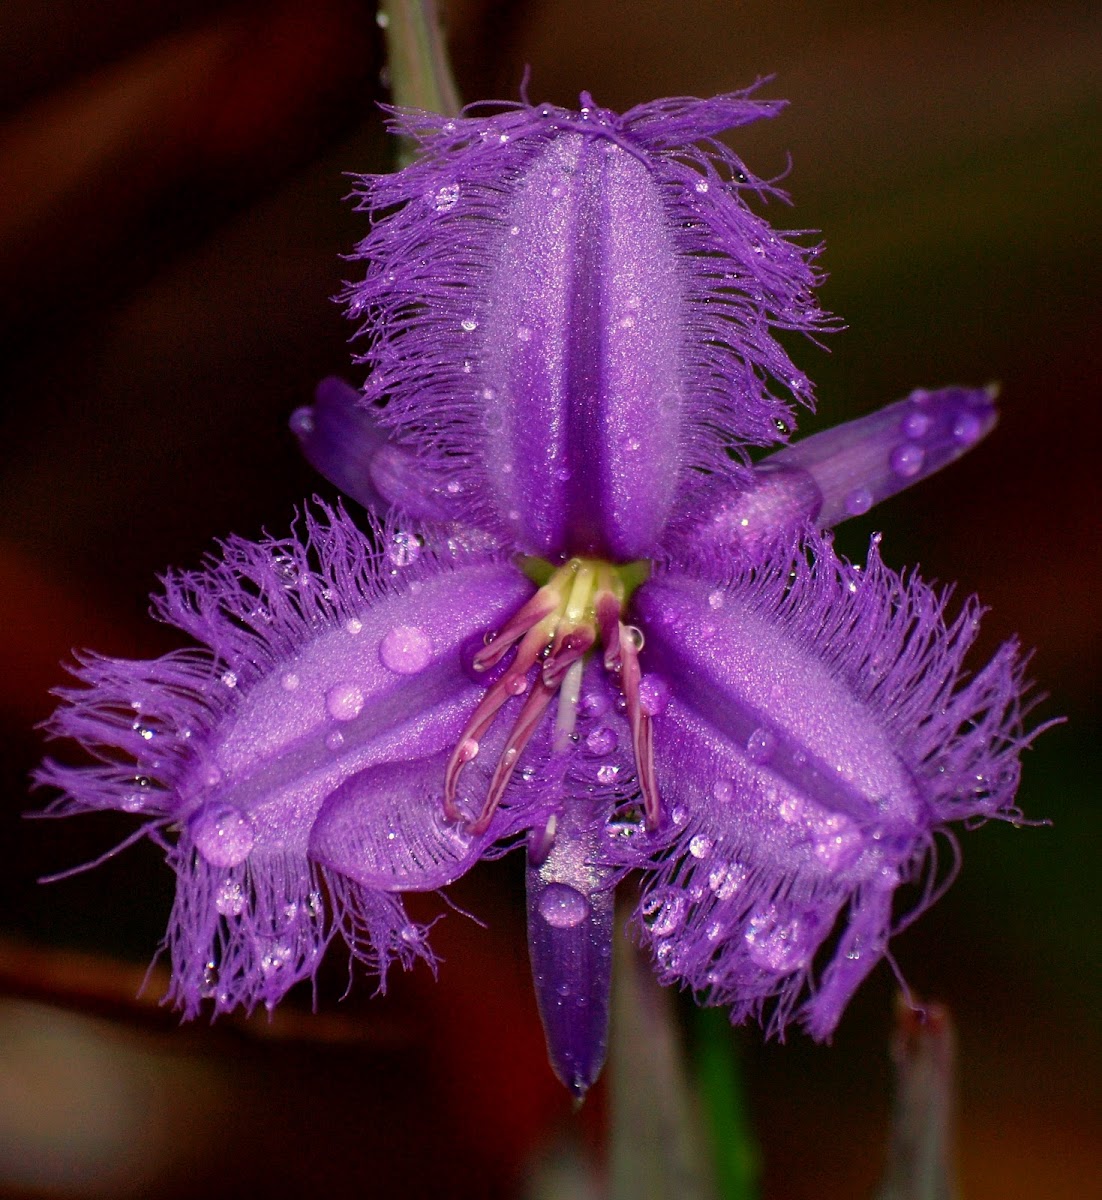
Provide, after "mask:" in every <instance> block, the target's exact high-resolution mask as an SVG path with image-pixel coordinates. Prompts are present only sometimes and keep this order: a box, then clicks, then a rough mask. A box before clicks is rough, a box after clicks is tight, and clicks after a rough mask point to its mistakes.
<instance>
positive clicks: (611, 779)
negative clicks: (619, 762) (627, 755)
mask: <svg viewBox="0 0 1102 1200" xmlns="http://www.w3.org/2000/svg"><path fill="white" fill-rule="evenodd" d="M619 774H620V768H619V767H616V766H613V765H612V764H611V763H605V765H604V766H601V767H598V768H597V782H598V783H603V784H606V785H607V784H610V783H615V782H616V776H617V775H619Z"/></svg>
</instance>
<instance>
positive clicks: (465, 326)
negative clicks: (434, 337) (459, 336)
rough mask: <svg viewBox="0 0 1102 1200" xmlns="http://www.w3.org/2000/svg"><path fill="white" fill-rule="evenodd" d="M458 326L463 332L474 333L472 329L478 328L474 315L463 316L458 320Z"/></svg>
mask: <svg viewBox="0 0 1102 1200" xmlns="http://www.w3.org/2000/svg"><path fill="white" fill-rule="evenodd" d="M459 328H460V329H462V330H463V332H464V333H474V331H475V330H476V329H477V328H478V322H477V321H476V320H475V319H474V317H464V318H463V320H462V321H460V322H459Z"/></svg>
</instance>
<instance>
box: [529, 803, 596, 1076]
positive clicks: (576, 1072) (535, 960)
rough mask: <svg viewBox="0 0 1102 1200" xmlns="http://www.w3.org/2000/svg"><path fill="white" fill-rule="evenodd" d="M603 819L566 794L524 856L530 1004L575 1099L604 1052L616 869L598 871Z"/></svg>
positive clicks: (558, 1070) (557, 1071) (553, 1061)
mask: <svg viewBox="0 0 1102 1200" xmlns="http://www.w3.org/2000/svg"><path fill="white" fill-rule="evenodd" d="M606 816H607V813H606V812H605V811H604V806H603V805H601V806H597V807H595V806H594V805H593V802H592V801H588V802H587V800H586V799H585V798H584V796H582V795H576V796H567V797H566V798H565V802H564V804H563V806H562V808H561V811H560V812H558V813H557V814H554V815H552V816H551V817H550V818H549V822H550V824H549V825H548V826H547V827H546V831H542V830H541V831H536V837H535V839H534V841H535V842H536V849H535V850H533V849H532V848H530V849H529V854H528V951H529V954H530V955H531V959H532V978H533V981H534V983H535V988H536V1002H537V1004H538V1005H539V1011H540V1019H541V1020H542V1021H543V1029H544V1033H545V1034H546V1037H547V1050H548V1054H549V1056H550V1059H551V1066H552V1068H553V1069H554V1072H555V1074H556V1075H557V1076H558V1077H559V1079H561V1080H562V1082H563V1083H564V1084H565V1085H566V1086H567V1087H568V1088H569V1089H570V1090H571V1091H572V1092H573V1093H574V1095H575V1096H578V1097H581V1096H584V1095H585V1093H586V1092H587V1091H588V1090H589V1088H590V1087H591V1086H592V1084H593V1082H594V1081H595V1080H596V1078H597V1076H598V1075H599V1074H600V1073H601V1068H602V1066H604V1061H605V1053H606V1050H607V1047H608V1004H609V990H610V987H611V981H612V917H613V892H612V884H613V882H614V881H615V871H614V870H612V869H609V868H607V867H606V868H602V867H600V866H598V865H597V860H598V859H599V858H600V857H601V854H602V837H603V832H604V824H605V818H606ZM541 841H542V842H543V844H542V845H540V844H539V843H540V842H541ZM548 843H549V845H548Z"/></svg>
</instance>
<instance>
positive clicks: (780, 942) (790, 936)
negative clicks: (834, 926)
mask: <svg viewBox="0 0 1102 1200" xmlns="http://www.w3.org/2000/svg"><path fill="white" fill-rule="evenodd" d="M742 936H743V940H744V941H745V942H746V948H747V951H748V953H749V955H750V959H751V961H753V962H755V963H756V964H757V965H758V966H759V967H764V968H765V969H766V970H768V971H776V972H778V973H782V972H787V971H794V970H796V969H797V968H798V967H802V966H803V965H804V963H805V962H806V961H807V951H808V948H807V944H806V930H805V928H804V924H803V922H802V921H800V920H799V919H798V918H796V917H793V918H791V919H790V920H787V921H785V920H783V919H782V918H781V916H780V914H779V913H778V911H777V908H776V906H775V905H770V906H769V907H768V908H767V909H765V910H764V911H762V912H760V913H755V915H754V916H752V917H751V918H750V920H749V921H748V922H747V925H746V931H745V932H744V933H743V935H742Z"/></svg>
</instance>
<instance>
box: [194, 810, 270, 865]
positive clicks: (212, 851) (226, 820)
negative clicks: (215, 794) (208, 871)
mask: <svg viewBox="0 0 1102 1200" xmlns="http://www.w3.org/2000/svg"><path fill="white" fill-rule="evenodd" d="M188 828H189V830H190V832H191V839H192V841H193V842H194V843H195V849H196V850H198V851H199V853H200V854H201V855H202V856H203V857H204V858H205V859H206V860H207V862H209V863H210V865H211V866H212V867H236V866H237V865H238V864H239V863H243V862H244V861H245V859H246V858H248V857H249V853H250V851H251V850H252V848H253V844H254V842H255V841H256V829H255V828H254V827H253V823H252V821H251V820H250V819H249V815H248V813H245V812H242V811H241V809H239V808H234V807H233V806H232V805H229V804H212V805H208V806H207V807H205V808H201V809H200V810H199V811H198V812H197V813H195V815H194V816H193V817H192V818H191V820H190V821H189V822H188Z"/></svg>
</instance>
